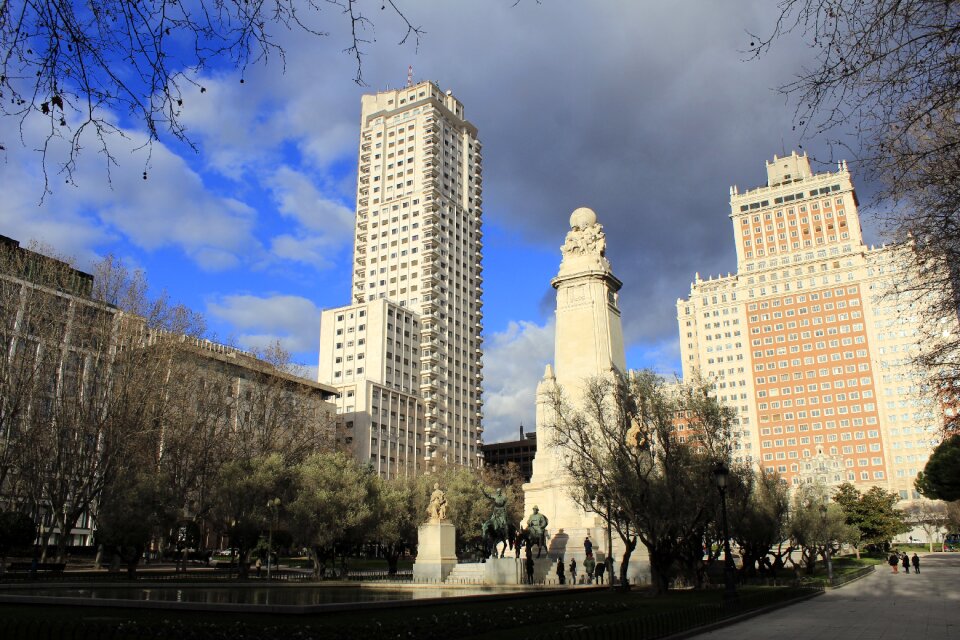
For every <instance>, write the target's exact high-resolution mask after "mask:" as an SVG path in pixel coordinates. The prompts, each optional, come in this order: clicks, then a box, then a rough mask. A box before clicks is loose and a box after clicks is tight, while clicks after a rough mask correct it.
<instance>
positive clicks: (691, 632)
mask: <svg viewBox="0 0 960 640" xmlns="http://www.w3.org/2000/svg"><path fill="white" fill-rule="evenodd" d="M824 593H825V592H824V591H814V592H813V593H809V594H807V595H804V596H800V597H798V598H793V599H791V600H785V601H783V602H777V603H775V604H771V605H767V606H766V607H761V608H760V609H752V610H750V611H745V612H744V613H741V614H738V615H735V616H732V617H730V618H724V619H723V620H718V621H717V622H711V623H710V624H705V625H703V626H702V627H696V628H694V629H687V630H686V631H681V632H680V633H675V634H673V635H669V636H664V637H663V638H660V640H684V639H685V638H692V637H694V636H698V635H700V634H703V633H709V632H711V631H715V630H717V629H722V628H724V627H729V626H731V625H734V624H737V623H738V622H743V621H744V620H749V619H750V618H755V617H756V616H762V615H764V614H766V613H770V612H772V611H776V610H777V609H782V608H783V607H789V606H790V605H793V604H797V603H800V602H804V601H806V600H810V599H811V598H816V597H817V596H822V595H823V594H824Z"/></svg>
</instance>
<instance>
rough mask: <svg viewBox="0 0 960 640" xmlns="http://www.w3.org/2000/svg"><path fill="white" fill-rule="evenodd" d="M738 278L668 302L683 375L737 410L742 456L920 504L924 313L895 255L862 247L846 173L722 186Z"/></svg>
mask: <svg viewBox="0 0 960 640" xmlns="http://www.w3.org/2000/svg"><path fill="white" fill-rule="evenodd" d="M730 207H731V211H730V218H731V220H732V222H733V229H734V240H735V242H736V248H737V273H736V274H732V275H731V274H727V275H726V276H720V277H715V278H708V279H707V280H703V279H701V278H700V276H699V274H697V277H696V279H695V281H694V282H693V284H692V285H691V287H690V296H689V297H688V298H686V299H680V300H678V301H677V318H678V321H679V327H680V347H681V354H682V361H683V375H684V377H685V378H686V377H688V376H692V375H697V374H699V375H701V376H703V377H704V378H705V379H707V380H709V381H711V382H712V383H713V386H714V389H715V391H716V394H717V397H718V398H719V399H720V401H721V402H723V403H724V404H726V405H729V406H733V407H735V408H736V409H737V410H738V413H739V424H738V425H737V429H736V431H735V437H736V444H735V447H736V452H735V457H736V458H737V459H739V460H743V461H750V462H754V463H758V464H759V465H760V466H761V467H762V468H764V469H766V470H770V471H777V472H779V473H780V474H782V475H783V476H784V477H785V478H786V479H787V481H788V482H790V483H791V484H793V485H797V484H800V483H803V482H813V481H822V482H825V483H826V484H828V485H836V484H839V483H840V482H845V481H850V482H853V483H855V484H858V485H864V486H870V485H879V486H883V487H886V488H889V489H893V490H895V491H897V492H898V493H899V495H900V497H901V498H916V497H918V496H917V495H916V492H915V491H914V487H913V480H914V478H915V477H916V474H917V472H918V471H921V470H922V469H923V466H924V463H925V461H926V459H927V457H928V455H929V453H930V451H931V448H932V445H934V444H935V443H936V441H937V433H938V431H939V430H940V428H941V427H942V425H943V414H942V410H941V407H940V405H939V404H938V402H937V400H936V398H935V397H933V396H932V395H931V394H928V393H925V392H924V390H923V382H922V381H923V375H922V373H921V372H917V371H914V370H912V368H911V366H910V357H909V356H910V354H911V353H912V352H915V351H916V350H917V349H921V348H923V344H922V332H921V331H919V330H918V329H919V326H920V322H921V321H922V316H923V309H919V308H917V305H916V304H915V303H914V304H911V303H910V302H909V301H906V300H903V299H897V298H896V297H895V296H893V295H891V289H892V286H891V285H892V284H893V282H894V281H895V279H902V278H909V277H911V271H910V268H909V264H910V263H909V261H908V260H906V259H905V258H906V257H907V253H906V252H907V251H909V247H906V246H904V245H897V246H888V247H880V248H876V249H875V248H872V247H867V246H865V245H864V243H863V238H862V234H861V229H860V220H859V216H858V214H857V198H856V195H855V192H854V187H853V184H852V182H851V180H850V174H849V172H848V170H847V167H846V164H845V163H841V164H840V165H839V167H838V170H837V171H836V172H826V173H819V174H814V173H813V172H812V171H811V169H810V163H809V160H808V159H807V157H806V156H805V155H804V156H799V155H797V154H796V153H793V154H791V155H790V156H789V157H786V158H776V157H775V158H774V159H773V161H770V162H767V184H766V186H762V187H759V188H756V189H751V190H748V191H745V192H743V193H740V192H739V191H738V189H737V188H736V187H732V188H731V190H730Z"/></svg>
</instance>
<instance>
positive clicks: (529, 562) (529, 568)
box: [526, 549, 534, 584]
mask: <svg viewBox="0 0 960 640" xmlns="http://www.w3.org/2000/svg"><path fill="white" fill-rule="evenodd" d="M533 567H534V564H533V556H532V555H531V554H530V550H529V549H528V550H527V560H526V568H527V584H533Z"/></svg>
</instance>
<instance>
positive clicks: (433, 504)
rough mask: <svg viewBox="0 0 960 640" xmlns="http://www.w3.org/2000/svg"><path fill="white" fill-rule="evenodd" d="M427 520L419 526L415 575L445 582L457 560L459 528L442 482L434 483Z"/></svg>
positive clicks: (432, 580)
mask: <svg viewBox="0 0 960 640" xmlns="http://www.w3.org/2000/svg"><path fill="white" fill-rule="evenodd" d="M427 516H428V518H429V519H428V520H427V521H426V522H424V523H423V524H422V525H420V528H419V529H417V560H416V562H414V563H413V579H414V580H415V581H419V582H443V581H444V580H446V579H447V576H448V575H450V572H451V571H453V568H454V567H455V566H456V564H457V531H456V528H455V527H454V526H453V523H451V522H450V521H449V520H447V496H446V494H445V493H444V492H443V490H441V489H440V485H438V484H434V485H433V493H432V494H431V495H430V504H429V505H428V506H427Z"/></svg>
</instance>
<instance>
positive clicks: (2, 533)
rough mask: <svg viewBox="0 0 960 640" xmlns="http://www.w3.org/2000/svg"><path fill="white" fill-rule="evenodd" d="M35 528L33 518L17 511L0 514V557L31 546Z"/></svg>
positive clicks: (35, 533) (35, 532) (35, 531)
mask: <svg viewBox="0 0 960 640" xmlns="http://www.w3.org/2000/svg"><path fill="white" fill-rule="evenodd" d="M36 535H37V527H36V525H35V524H34V523H33V518H31V517H30V516H29V515H27V514H25V513H20V512H19V511H4V512H2V513H0V556H6V555H7V554H8V553H10V551H12V550H14V549H22V548H24V547H28V546H30V545H31V544H33V540H34V538H35V536H36Z"/></svg>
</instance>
